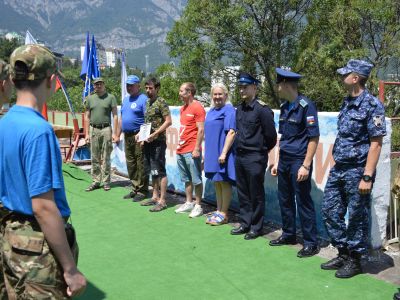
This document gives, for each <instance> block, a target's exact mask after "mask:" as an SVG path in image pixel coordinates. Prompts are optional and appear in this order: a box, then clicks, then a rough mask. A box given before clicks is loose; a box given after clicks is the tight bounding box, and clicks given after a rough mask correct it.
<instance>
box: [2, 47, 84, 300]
mask: <svg viewBox="0 0 400 300" xmlns="http://www.w3.org/2000/svg"><path fill="white" fill-rule="evenodd" d="M10 61H11V68H13V66H14V65H15V62H16V61H21V62H23V63H24V64H25V65H26V66H27V69H28V74H26V73H25V72H22V73H16V72H15V71H14V70H13V69H12V77H13V79H14V80H17V81H19V80H22V81H29V80H42V79H45V78H48V77H49V76H51V75H52V74H55V73H57V68H56V61H55V57H54V55H53V54H52V53H51V52H50V51H49V50H48V49H47V48H45V47H42V46H39V45H25V46H21V47H19V48H17V49H16V50H15V51H14V52H13V54H12V55H11V57H10ZM16 110H17V112H19V113H21V110H19V111H18V107H17V108H16V109H14V108H12V109H11V110H10V112H9V114H8V115H7V117H5V118H4V119H2V120H1V121H0V125H3V124H4V126H7V125H8V123H7V122H8V119H12V120H15V118H16V114H15V111H16ZM26 111H27V110H26ZM32 115H33V116H35V118H37V119H38V120H40V122H41V123H40V124H38V128H35V130H38V131H39V132H38V136H35V137H32V139H31V140H30V139H29V137H26V136H23V134H21V132H24V133H27V135H29V134H30V133H31V132H29V131H28V132H26V130H27V128H28V126H29V122H28V123H26V122H24V120H25V119H22V120H21V125H20V124H17V126H16V132H17V133H16V140H15V143H14V144H12V146H11V147H13V148H11V149H14V147H15V145H19V147H22V148H23V151H25V150H26V149H28V146H27V142H25V141H26V140H27V141H29V147H31V145H32V144H34V142H35V141H38V142H39V138H38V137H40V138H41V139H40V141H43V140H46V141H49V144H48V146H49V147H48V148H51V150H48V151H49V152H48V153H49V157H46V161H45V162H44V164H46V165H49V164H51V165H53V164H54V166H51V167H49V169H46V171H44V172H42V173H40V172H38V174H40V175H38V178H43V177H46V179H45V180H43V181H41V182H43V183H44V182H47V180H50V179H48V177H51V178H52V179H53V180H54V181H52V182H51V184H50V185H51V187H50V188H51V189H53V190H54V195H55V196H54V201H55V202H56V204H57V207H58V208H59V211H60V214H61V215H63V216H64V218H65V219H66V218H67V216H69V213H70V210H69V207H68V204H67V202H66V199H65V191H64V184H63V181H62V180H61V182H59V181H57V180H59V178H61V179H62V171H61V163H62V159H61V154H60V153H59V149H58V148H57V145H58V144H57V142H56V137H55V135H54V132H53V131H51V129H50V130H49V129H48V126H49V125H48V124H47V123H46V122H45V121H44V120H41V117H38V116H37V115H38V113H37V114H36V112H32V111H31V110H29V112H28V113H27V114H26V115H22V114H19V115H18V114H17V116H23V117H24V116H26V117H29V118H30V117H32ZM8 117H9V118H8ZM35 121H36V120H35ZM13 122H14V121H13ZM43 124H46V125H45V126H46V127H43V126H44V125H43ZM0 127H1V126H0ZM0 132H2V133H3V134H2V135H0V138H1V139H2V140H4V139H5V138H7V137H8V136H9V135H6V134H5V133H6V132H5V131H1V130H0ZM43 136H47V137H46V138H45V139H42V137H43ZM21 139H22V140H21ZM24 142H25V143H24ZM1 146H3V149H0V150H4V151H0V153H1V154H2V155H3V157H2V158H3V159H2V161H1V162H0V171H1V173H0V178H1V177H2V175H4V173H5V170H6V168H8V167H9V166H7V165H6V164H5V163H4V158H5V156H6V155H7V154H6V153H7V151H6V150H5V149H6V148H7V145H5V144H4V143H2V145H1ZM8 147H10V146H8ZM29 149H33V150H32V151H34V152H32V153H25V154H24V155H25V156H28V154H29V155H32V156H35V157H36V155H37V151H39V150H37V149H38V148H35V147H32V148H29ZM8 152H10V151H8ZM53 153H54V154H55V155H54V157H53ZM19 159H21V158H19ZM30 161H34V159H26V161H24V169H23V171H21V168H22V167H21V166H20V165H16V166H15V169H16V171H17V172H25V168H28V169H29V167H28V166H27V165H29V164H30ZM2 163H4V166H7V167H6V168H5V167H3V166H2V165H1V164H2ZM30 167H31V166H30ZM31 171H32V169H30V170H29V171H26V173H23V176H24V178H21V181H20V183H19V184H20V186H19V187H18V188H19V189H20V190H21V191H23V192H22V193H23V194H21V195H15V194H14V193H15V189H16V185H15V184H11V185H10V186H9V185H7V186H6V182H8V181H7V180H0V196H1V197H4V198H3V199H4V200H3V204H4V206H6V207H7V208H10V211H7V214H6V216H4V217H2V222H1V240H2V248H1V254H2V261H1V266H2V269H3V270H2V274H4V277H2V278H3V279H4V282H5V287H6V292H5V291H4V288H3V290H2V291H1V294H0V297H1V299H67V298H68V296H67V295H66V289H67V285H66V283H65V281H64V277H63V270H62V268H61V265H60V264H59V263H58V262H57V260H56V257H55V256H54V253H53V252H52V251H51V249H50V247H49V245H48V243H47V241H46V239H45V237H44V234H43V232H42V231H41V229H40V226H39V224H38V223H37V221H36V219H35V218H34V216H33V211H32V204H31V203H29V201H31V199H32V198H30V196H27V195H29V194H30V192H32V193H33V195H37V194H35V188H32V186H30V184H31V183H32V182H33V181H34V182H35V183H37V182H39V181H40V180H38V181H35V180H36V179H35V180H33V179H32V180H30V181H31V182H30V183H28V182H27V180H26V177H29V176H30V175H29V174H31V173H29V172H31ZM45 172H52V174H51V176H49V175H48V174H47V175H48V176H43V174H44V173H45ZM17 174H19V173H17ZM10 176H14V177H13V178H12V182H15V181H16V180H17V179H18V177H17V176H18V175H15V174H14V175H10ZM3 179H4V178H3ZM10 182H11V179H10ZM41 186H42V188H43V185H41ZM56 187H57V190H55V188H56ZM58 187H60V188H58ZM44 189H45V188H43V190H44ZM28 190H29V192H28ZM37 191H38V190H37ZM56 195H57V196H56ZM15 199H18V200H19V201H15ZM60 207H62V208H60ZM14 208H15V211H14ZM21 210H22V211H24V213H22V212H20V211H21ZM26 211H27V212H28V213H26ZM1 213H3V211H1ZM69 242H70V245H71V246H72V245H73V246H74V247H76V249H77V245H76V240H75V236H73V238H72V239H69ZM72 252H73V255H74V257H75V260H77V256H75V254H74V251H73V250H72Z"/></svg>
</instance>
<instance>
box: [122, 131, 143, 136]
mask: <svg viewBox="0 0 400 300" xmlns="http://www.w3.org/2000/svg"><path fill="white" fill-rule="evenodd" d="M139 131H140V130H133V131H124V134H125V135H130V134H138V133H139Z"/></svg>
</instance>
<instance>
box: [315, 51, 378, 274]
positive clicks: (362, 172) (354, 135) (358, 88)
mask: <svg viewBox="0 0 400 300" xmlns="http://www.w3.org/2000/svg"><path fill="white" fill-rule="evenodd" d="M371 69H372V65H371V64H369V63H367V62H365V61H363V60H355V59H351V60H350V61H349V62H348V63H347V65H346V66H345V67H343V68H341V69H338V70H337V72H338V73H339V74H340V75H341V76H342V80H343V84H344V86H345V88H346V90H347V92H348V96H347V97H346V98H345V99H344V102H343V104H342V107H341V109H340V113H339V116H338V134H337V137H336V140H335V144H334V147H333V159H334V160H335V165H334V166H333V168H332V169H331V171H330V174H329V178H328V181H327V183H326V186H325V193H324V199H323V203H322V215H323V219H324V221H325V225H326V229H327V231H328V235H329V237H330V238H331V243H332V245H333V246H334V247H336V248H337V249H338V251H339V254H338V256H337V257H335V258H334V259H332V260H330V261H328V262H326V263H323V264H322V265H321V268H322V269H324V270H337V271H336V274H335V276H336V277H338V278H349V277H353V276H355V275H357V274H360V273H361V272H362V269H361V264H360V258H361V256H363V255H365V254H367V251H368V228H369V208H370V201H371V190H372V185H373V182H374V179H375V175H376V165H377V163H378V159H379V155H380V152H381V148H382V139H383V136H384V135H386V125H385V110H384V107H383V104H382V103H381V102H380V101H379V100H378V99H377V98H375V97H374V96H372V95H371V94H370V93H369V91H368V90H367V89H366V88H365V83H366V81H367V79H368V76H369V74H370V72H371ZM346 212H348V224H347V226H346V222H345V215H346Z"/></svg>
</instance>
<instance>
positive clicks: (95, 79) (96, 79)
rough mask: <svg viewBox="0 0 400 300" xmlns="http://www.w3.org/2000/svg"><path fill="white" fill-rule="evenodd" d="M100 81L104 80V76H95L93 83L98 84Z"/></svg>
mask: <svg viewBox="0 0 400 300" xmlns="http://www.w3.org/2000/svg"><path fill="white" fill-rule="evenodd" d="M98 82H104V79H103V78H102V77H97V78H94V79H93V81H92V83H93V84H96V83H98Z"/></svg>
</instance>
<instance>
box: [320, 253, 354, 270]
mask: <svg viewBox="0 0 400 300" xmlns="http://www.w3.org/2000/svg"><path fill="white" fill-rule="evenodd" d="M338 250H339V254H338V256H337V257H335V258H332V259H331V260H329V261H327V262H326V263H323V264H321V269H323V270H339V269H340V268H341V267H343V265H344V263H345V262H346V261H347V259H348V258H349V251H348V250H347V248H339V249H338Z"/></svg>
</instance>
